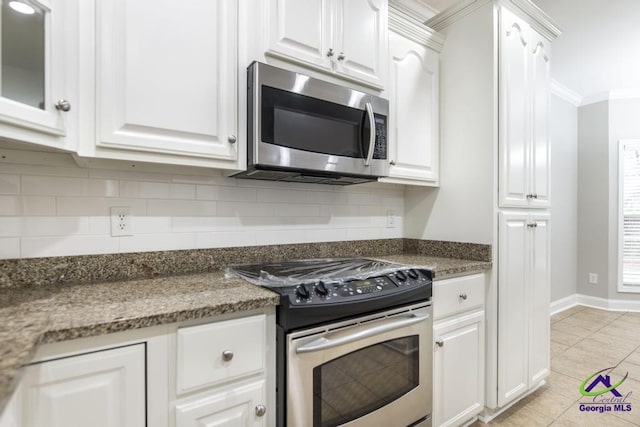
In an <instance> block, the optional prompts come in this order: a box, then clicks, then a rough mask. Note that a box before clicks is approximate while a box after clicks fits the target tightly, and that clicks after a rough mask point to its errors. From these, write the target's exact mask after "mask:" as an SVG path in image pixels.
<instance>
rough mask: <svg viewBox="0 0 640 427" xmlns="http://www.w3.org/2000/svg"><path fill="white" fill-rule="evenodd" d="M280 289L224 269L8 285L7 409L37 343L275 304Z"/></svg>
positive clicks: (1, 390) (2, 398)
mask: <svg viewBox="0 0 640 427" xmlns="http://www.w3.org/2000/svg"><path fill="white" fill-rule="evenodd" d="M277 303H278V296H277V295H276V294H275V293H273V292H271V291H268V290H266V289H262V288H259V287H257V286H253V285H251V284H249V283H247V282H245V281H244V280H241V279H235V278H232V279H229V278H225V277H224V274H223V273H221V272H216V273H205V274H195V275H187V276H174V277H163V278H157V279H143V280H131V281H124V282H111V283H100V284H93V285H90V286H87V285H51V286H47V287H46V288H18V289H13V288H12V289H2V290H0V342H1V343H2V345H1V346H0V412H1V411H2V409H3V408H4V405H5V404H6V401H7V400H8V398H9V397H10V396H11V393H12V392H13V390H14V388H15V386H16V385H17V381H18V380H19V373H20V368H21V367H22V366H23V365H25V364H26V363H28V362H29V360H30V359H31V358H32V357H33V354H34V353H35V350H36V349H37V346H38V345H40V344H45V343H52V342H56V341H64V340H69V339H74V338H81V337H89V336H96V335H102V334H107V333H111V332H119V331H125V330H130V329H138V328H144V327H147V326H154V325H162V324H168V323H174V322H179V321H183V320H188V319H198V318H205V317H211V316H216V315H220V314H224V313H230V312H235V311H244V310H253V309H258V308H262V307H268V306H274V305H276V304H277Z"/></svg>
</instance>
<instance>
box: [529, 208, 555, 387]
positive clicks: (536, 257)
mask: <svg viewBox="0 0 640 427" xmlns="http://www.w3.org/2000/svg"><path fill="white" fill-rule="evenodd" d="M549 222H550V216H549V215H548V214H543V213H539V214H531V223H532V224H535V227H533V228H532V229H531V232H530V241H531V243H530V248H531V273H530V276H531V282H530V296H529V298H528V301H529V305H530V307H529V319H530V323H529V388H532V387H534V386H535V385H537V384H538V383H539V382H540V381H542V380H543V379H544V378H545V377H547V375H548V374H549V369H550V365H549V351H550V348H549V345H550V344H549V340H550V334H549V319H550V316H551V314H550V313H549V304H550V301H549V292H550V287H549V281H550V268H549V259H550V255H549V254H550V246H549V244H550V243H549V242H550V233H549Z"/></svg>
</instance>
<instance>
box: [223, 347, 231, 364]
mask: <svg viewBox="0 0 640 427" xmlns="http://www.w3.org/2000/svg"><path fill="white" fill-rule="evenodd" d="M231 359H233V351H231V350H225V351H223V352H222V360H224V361H225V362H230V361H231Z"/></svg>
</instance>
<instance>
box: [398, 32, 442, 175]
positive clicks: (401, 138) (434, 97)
mask: <svg viewBox="0 0 640 427" xmlns="http://www.w3.org/2000/svg"><path fill="white" fill-rule="evenodd" d="M389 51H390V55H389V56H390V73H389V77H390V78H389V85H388V89H389V107H390V110H391V111H390V115H389V138H388V141H389V159H390V161H391V167H390V170H389V176H390V177H393V178H402V179H408V180H419V181H427V182H431V183H434V184H435V183H437V182H438V163H439V158H438V54H437V53H436V52H434V51H432V50H431V49H428V48H427V47H425V46H423V45H420V44H418V43H416V42H414V41H412V40H409V39H407V38H405V37H402V36H401V35H398V34H396V33H393V32H391V33H389Z"/></svg>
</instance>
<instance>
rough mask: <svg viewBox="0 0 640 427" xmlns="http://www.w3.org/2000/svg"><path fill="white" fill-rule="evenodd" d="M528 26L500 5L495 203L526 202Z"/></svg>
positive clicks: (527, 159) (514, 203) (523, 203)
mask: <svg viewBox="0 0 640 427" xmlns="http://www.w3.org/2000/svg"><path fill="white" fill-rule="evenodd" d="M528 30H529V27H528V26H527V24H526V23H525V22H524V21H522V20H521V19H520V18H518V17H516V16H515V15H514V14H513V13H511V12H510V11H508V10H506V9H505V8H500V39H499V44H500V60H499V61H500V71H499V80H500V83H499V94H500V100H499V120H498V121H499V126H500V128H499V141H500V143H499V156H500V159H499V164H500V166H499V167H500V175H499V198H500V199H499V204H500V206H501V207H509V206H511V207H518V206H527V205H528V204H529V197H527V196H528V195H529V194H530V191H529V170H528V167H527V165H528V164H529V138H530V131H529V128H528V127H529V118H528V117H529V99H530V90H529V71H528V70H529V60H530V58H531V53H530V49H531V47H530V43H529V32H528Z"/></svg>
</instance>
